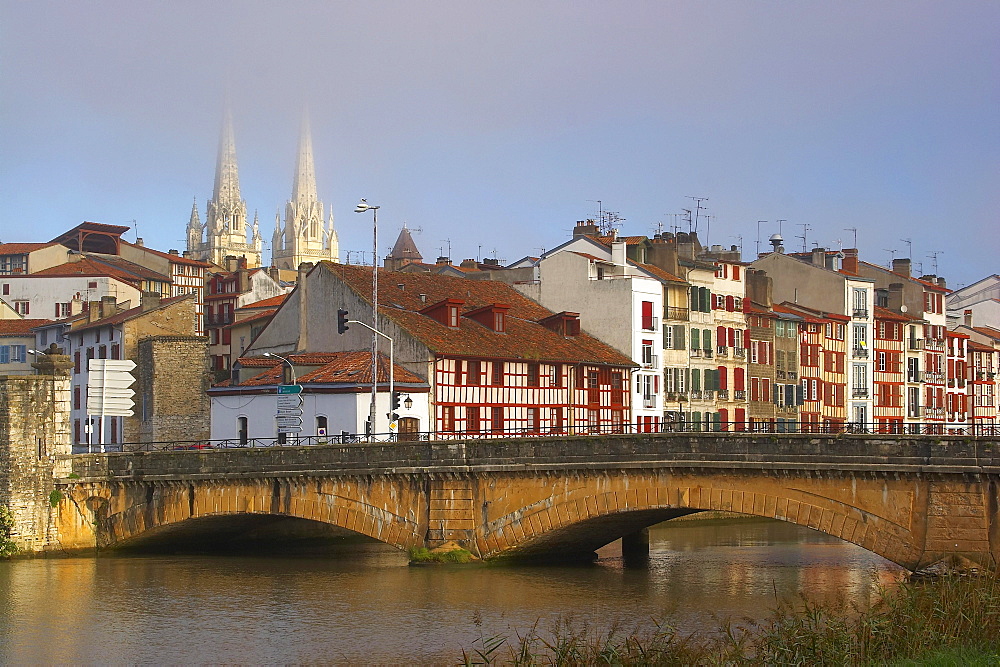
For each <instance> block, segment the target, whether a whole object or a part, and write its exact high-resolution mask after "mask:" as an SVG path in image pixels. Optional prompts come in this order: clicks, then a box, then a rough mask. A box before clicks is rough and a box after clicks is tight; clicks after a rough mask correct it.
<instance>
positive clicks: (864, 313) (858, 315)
mask: <svg viewBox="0 0 1000 667" xmlns="http://www.w3.org/2000/svg"><path fill="white" fill-rule="evenodd" d="M851 317H853V318H854V319H856V320H867V319H868V309H867V308H855V309H854V311H853V312H852V313H851Z"/></svg>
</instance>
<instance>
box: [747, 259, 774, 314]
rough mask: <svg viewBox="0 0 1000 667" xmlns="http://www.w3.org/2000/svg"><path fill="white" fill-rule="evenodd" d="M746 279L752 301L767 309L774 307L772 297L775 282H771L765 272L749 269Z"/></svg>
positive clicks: (748, 294)
mask: <svg viewBox="0 0 1000 667" xmlns="http://www.w3.org/2000/svg"><path fill="white" fill-rule="evenodd" d="M745 278H746V286H747V287H746V289H747V297H748V298H749V299H750V301H752V302H754V303H758V304H760V305H762V306H764V307H765V308H770V307H771V306H772V305H774V299H773V296H772V292H773V289H774V281H773V280H771V277H770V276H769V275H767V273H766V272H765V271H761V270H760V269H751V268H749V267H748V268H747V270H746V274H745Z"/></svg>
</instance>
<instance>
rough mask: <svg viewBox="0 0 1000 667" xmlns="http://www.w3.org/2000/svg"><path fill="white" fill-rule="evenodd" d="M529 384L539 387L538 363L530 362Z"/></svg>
mask: <svg viewBox="0 0 1000 667" xmlns="http://www.w3.org/2000/svg"><path fill="white" fill-rule="evenodd" d="M528 386H529V387H537V386H538V363H537V362H530V363H529V364H528Z"/></svg>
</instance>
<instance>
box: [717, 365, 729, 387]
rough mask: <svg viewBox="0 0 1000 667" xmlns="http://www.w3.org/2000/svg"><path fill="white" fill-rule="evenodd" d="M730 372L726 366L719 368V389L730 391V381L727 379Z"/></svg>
mask: <svg viewBox="0 0 1000 667" xmlns="http://www.w3.org/2000/svg"><path fill="white" fill-rule="evenodd" d="M728 370H729V369H727V368H726V367H725V366H719V389H729V380H728V379H727V378H726V372H727V371H728Z"/></svg>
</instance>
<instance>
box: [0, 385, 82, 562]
mask: <svg viewBox="0 0 1000 667" xmlns="http://www.w3.org/2000/svg"><path fill="white" fill-rule="evenodd" d="M69 409H70V382H69V378H68V377H65V376H61V377H53V376H44V375H27V376H0V505H6V506H8V507H9V508H10V509H11V510H12V512H13V514H14V529H13V533H12V535H11V537H12V539H13V540H14V542H16V543H17V545H18V546H19V547H20V549H21V550H22V551H23V552H27V553H32V552H40V551H45V550H49V549H54V548H57V546H58V535H57V530H56V522H55V520H56V515H57V512H56V510H55V509H53V507H52V505H51V503H50V494H51V493H52V492H53V491H54V490H55V478H56V477H66V476H67V475H69V474H70V467H69V460H68V458H67V455H68V454H69V453H70V450H71V442H70V436H71V433H70V420H69Z"/></svg>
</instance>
